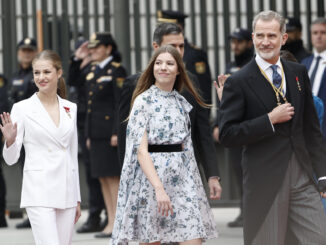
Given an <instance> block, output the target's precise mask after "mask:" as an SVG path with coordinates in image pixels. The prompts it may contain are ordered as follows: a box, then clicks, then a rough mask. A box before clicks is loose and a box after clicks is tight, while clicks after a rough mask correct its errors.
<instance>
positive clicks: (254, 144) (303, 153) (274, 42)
mask: <svg viewBox="0 0 326 245" xmlns="http://www.w3.org/2000/svg"><path fill="white" fill-rule="evenodd" d="M252 37H253V42H254V46H255V50H256V53H257V55H256V57H255V59H253V60H252V61H251V62H249V63H248V64H247V65H246V66H244V67H243V68H242V69H241V70H240V71H239V72H237V73H235V74H234V75H232V76H230V77H229V78H228V80H227V82H226V83H225V86H224V90H223V97H222V101H221V107H220V142H221V143H222V144H223V145H225V146H244V151H243V161H242V167H243V174H244V206H243V210H244V240H245V244H246V245H258V244H259V245H261V244H264V245H269V244H270V245H272V244H273V245H274V244H277V245H283V244H325V241H326V215H325V213H324V212H323V208H322V204H321V201H320V195H319V192H320V194H321V195H323V196H326V184H325V182H326V177H325V176H326V165H325V161H326V143H325V140H324V138H323V137H322V134H321V132H320V127H319V122H318V118H317V114H316V110H315V108H314V102H313V99H312V94H311V90H310V84H309V77H308V74H307V70H306V69H305V67H304V66H302V65H300V64H297V63H293V62H289V61H285V60H282V59H281V60H280V49H281V46H282V45H284V43H285V42H286V39H287V34H286V32H285V21H284V18H283V17H282V16H280V15H279V14H277V13H276V12H274V11H265V12H261V13H259V14H258V15H257V16H256V17H255V18H254V21H253V35H252ZM313 173H315V174H316V176H317V179H318V188H319V190H318V189H317V186H315V185H314V180H313Z"/></svg>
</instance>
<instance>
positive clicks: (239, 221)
mask: <svg viewBox="0 0 326 245" xmlns="http://www.w3.org/2000/svg"><path fill="white" fill-rule="evenodd" d="M228 227H231V228H234V227H243V217H242V214H240V215H239V216H238V217H237V218H236V219H235V220H234V221H232V222H229V223H228Z"/></svg>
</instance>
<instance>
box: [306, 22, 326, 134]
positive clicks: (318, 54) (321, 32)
mask: <svg viewBox="0 0 326 245" xmlns="http://www.w3.org/2000/svg"><path fill="white" fill-rule="evenodd" d="M310 30H311V42H312V45H313V47H314V54H313V55H311V56H309V57H307V58H305V59H304V60H302V62H301V63H302V64H303V65H305V66H306V67H307V69H308V71H309V73H308V74H309V77H310V83H311V90H312V93H313V94H314V95H315V96H318V97H319V98H321V99H322V101H323V102H324V105H326V19H325V18H320V19H317V20H315V21H314V22H312V24H311V27H310ZM325 108H326V107H325V106H324V120H323V125H322V133H323V134H324V138H326V109H325Z"/></svg>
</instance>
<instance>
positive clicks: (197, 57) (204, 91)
mask: <svg viewBox="0 0 326 245" xmlns="http://www.w3.org/2000/svg"><path fill="white" fill-rule="evenodd" d="M183 61H184V62H185V65H186V68H187V70H188V71H190V72H191V73H192V74H194V75H196V76H197V78H198V81H199V89H200V91H201V95H202V98H203V99H204V100H205V102H206V103H208V104H211V103H212V77H211V71H210V69H209V65H208V61H207V54H206V52H205V51H203V50H202V49H200V48H198V47H196V46H194V45H192V44H190V43H189V42H188V41H187V39H185V47H184V56H183Z"/></svg>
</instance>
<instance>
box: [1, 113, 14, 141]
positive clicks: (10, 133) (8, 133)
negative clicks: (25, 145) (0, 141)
mask: <svg viewBox="0 0 326 245" xmlns="http://www.w3.org/2000/svg"><path fill="white" fill-rule="evenodd" d="M0 117H1V124H0V129H1V132H2V135H3V137H4V138H5V140H6V145H7V147H9V146H11V145H12V144H13V143H14V142H15V140H16V136H17V123H15V124H13V123H12V121H11V118H10V114H9V113H8V112H4V113H2V114H0Z"/></svg>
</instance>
